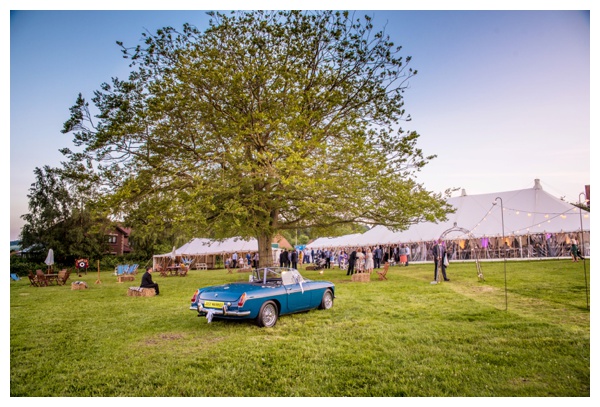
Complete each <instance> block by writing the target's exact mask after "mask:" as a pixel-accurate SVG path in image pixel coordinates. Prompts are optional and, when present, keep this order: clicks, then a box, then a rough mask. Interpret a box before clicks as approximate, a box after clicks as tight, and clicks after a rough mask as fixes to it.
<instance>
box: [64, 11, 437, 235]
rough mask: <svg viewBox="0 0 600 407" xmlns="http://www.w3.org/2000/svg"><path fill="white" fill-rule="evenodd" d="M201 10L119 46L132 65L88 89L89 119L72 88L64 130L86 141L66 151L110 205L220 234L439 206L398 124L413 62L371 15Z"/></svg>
mask: <svg viewBox="0 0 600 407" xmlns="http://www.w3.org/2000/svg"><path fill="white" fill-rule="evenodd" d="M209 15H210V16H211V23H210V25H209V27H208V28H207V29H206V30H205V31H204V32H201V31H199V30H198V29H196V28H195V27H192V26H190V25H187V24H186V25H185V26H184V27H183V31H182V32H181V33H180V32H178V31H177V30H175V29H174V28H172V27H166V28H164V29H161V30H158V31H157V32H156V33H155V34H153V35H152V34H145V35H144V38H145V39H144V43H143V44H141V45H138V46H136V47H133V48H126V47H125V46H124V45H123V44H122V43H118V45H119V46H120V47H121V48H122V52H123V53H124V55H125V56H126V57H128V58H131V60H132V67H136V70H135V71H132V73H131V74H130V76H129V78H128V80H125V81H122V80H119V79H116V78H114V79H113V80H112V83H111V84H110V85H108V84H107V85H102V86H101V89H100V90H99V91H97V92H95V94H94V98H93V99H92V100H93V102H94V104H95V107H96V108H97V110H98V111H99V114H98V115H97V116H96V118H95V119H96V120H97V124H96V125H95V126H94V125H93V121H92V117H91V116H90V114H89V110H88V107H87V103H86V102H85V101H84V99H83V98H82V97H81V96H80V97H79V98H78V99H77V101H76V104H75V106H74V107H73V108H72V109H71V118H70V119H69V120H68V121H67V122H66V123H65V127H64V132H73V134H74V142H75V143H76V145H81V146H84V147H85V150H84V153H82V154H83V155H79V156H78V155H76V154H74V153H72V152H70V151H68V150H65V154H67V156H69V157H70V158H71V159H72V160H73V161H78V160H82V159H87V160H93V161H95V162H97V163H98V165H97V166H96V168H97V170H96V174H97V175H98V177H99V180H100V181H101V182H102V183H105V184H106V185H107V186H110V192H109V194H108V195H107V196H106V198H105V201H106V202H111V205H110V208H113V211H114V212H115V213H116V212H117V211H122V212H123V213H124V214H126V217H127V218H128V219H129V220H130V221H131V222H134V221H135V222H140V220H141V219H157V220H159V219H160V218H161V217H160V216H155V214H156V215H158V214H161V215H167V214H168V220H165V222H169V224H172V225H177V227H181V228H182V230H186V231H187V232H189V233H190V234H191V233H194V234H197V235H206V234H213V235H218V236H234V235H241V236H268V235H272V234H273V233H275V232H276V231H278V230H285V229H292V228H298V227H321V228H326V227H328V226H331V225H336V224H343V223H351V222H357V221H360V222H364V223H383V224H387V225H389V226H393V227H398V228H403V227H406V226H408V225H409V224H410V223H412V222H416V221H419V220H422V219H424V218H428V219H441V218H443V216H444V213H445V211H446V210H447V208H446V207H445V205H444V204H443V202H442V200H441V199H440V198H441V197H439V196H435V195H432V194H429V193H427V192H426V191H424V190H423V189H422V187H421V186H420V185H416V184H415V182H414V181H413V180H412V175H413V172H414V171H418V169H419V168H421V167H422V166H423V165H425V164H426V163H427V161H428V160H429V159H430V158H431V157H423V155H422V153H421V151H420V150H419V149H418V148H417V147H416V141H417V139H418V137H419V136H418V134H417V133H415V132H412V133H408V134H406V133H404V132H403V131H402V130H398V129H397V124H398V122H399V121H402V120H405V119H406V117H405V111H404V107H403V99H402V96H401V95H402V92H403V91H404V90H405V89H406V86H407V81H408V80H409V79H410V78H412V76H414V73H416V71H413V70H412V68H407V65H408V63H409V62H410V57H406V58H405V57H403V56H400V55H399V52H400V47H395V46H394V44H393V43H392V42H391V41H390V40H389V37H388V36H387V35H385V33H384V32H374V30H375V28H374V19H373V18H371V17H368V16H367V17H365V18H364V20H361V19H360V18H355V16H354V15H351V14H350V13H348V12H343V13H340V12H332V11H319V12H300V11H278V12H266V11H249V12H234V13H231V14H223V13H218V12H214V13H213V12H211V13H209ZM80 154H81V153H80ZM107 207H108V206H107ZM190 225H193V226H190ZM132 226H134V228H135V226H136V225H135V224H132ZM187 232H186V233H187ZM190 237H191V236H190Z"/></svg>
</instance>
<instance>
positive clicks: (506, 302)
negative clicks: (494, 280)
mask: <svg viewBox="0 0 600 407" xmlns="http://www.w3.org/2000/svg"><path fill="white" fill-rule="evenodd" d="M498 199H499V200H500V214H501V215H502V245H503V246H502V254H503V257H504V301H505V304H506V307H505V308H504V310H505V311H508V291H507V289H506V250H505V249H504V202H502V198H500V197H499V196H498V197H496V199H495V201H497V200H498ZM494 205H496V204H495V203H494Z"/></svg>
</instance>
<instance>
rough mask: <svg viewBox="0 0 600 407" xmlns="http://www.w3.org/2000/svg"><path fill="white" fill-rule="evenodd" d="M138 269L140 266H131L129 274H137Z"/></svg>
mask: <svg viewBox="0 0 600 407" xmlns="http://www.w3.org/2000/svg"><path fill="white" fill-rule="evenodd" d="M138 267H139V264H133V265H131V267H129V270H128V271H127V274H136V273H137V269H138Z"/></svg>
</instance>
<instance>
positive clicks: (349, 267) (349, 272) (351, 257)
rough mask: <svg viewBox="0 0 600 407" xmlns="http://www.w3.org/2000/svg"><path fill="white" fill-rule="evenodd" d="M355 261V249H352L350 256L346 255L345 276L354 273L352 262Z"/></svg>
mask: <svg viewBox="0 0 600 407" xmlns="http://www.w3.org/2000/svg"><path fill="white" fill-rule="evenodd" d="M355 263H356V249H354V250H352V252H351V253H350V256H348V272H346V275H347V276H351V275H352V274H354V264H355Z"/></svg>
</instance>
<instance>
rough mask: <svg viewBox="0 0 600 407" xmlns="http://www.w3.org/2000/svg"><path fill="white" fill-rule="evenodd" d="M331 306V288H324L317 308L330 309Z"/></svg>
mask: <svg viewBox="0 0 600 407" xmlns="http://www.w3.org/2000/svg"><path fill="white" fill-rule="evenodd" d="M331 307H333V293H332V292H331V290H325V292H324V293H323V298H322V299H321V305H319V309H330V308H331Z"/></svg>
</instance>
